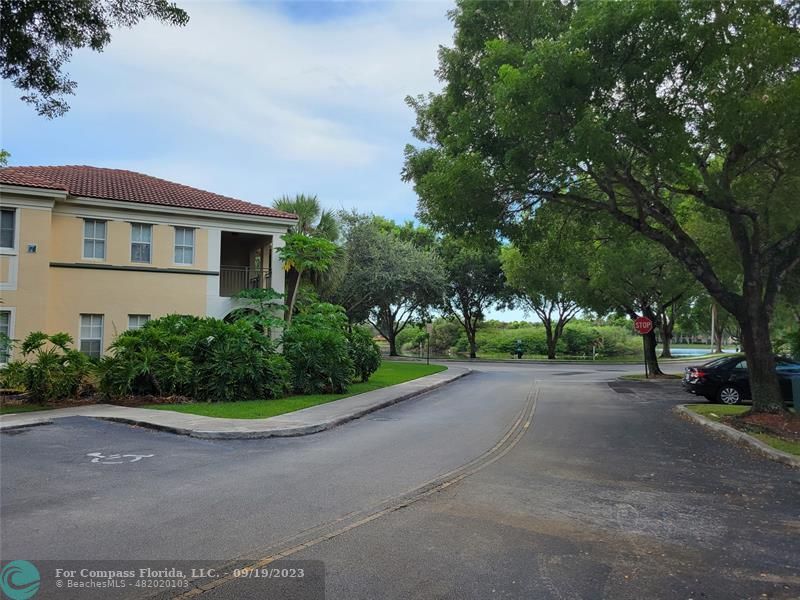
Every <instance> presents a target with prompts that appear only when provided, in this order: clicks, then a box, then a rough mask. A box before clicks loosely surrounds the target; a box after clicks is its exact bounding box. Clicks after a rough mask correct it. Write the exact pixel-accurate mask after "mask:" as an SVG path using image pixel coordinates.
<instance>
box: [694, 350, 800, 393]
mask: <svg viewBox="0 0 800 600" xmlns="http://www.w3.org/2000/svg"><path fill="white" fill-rule="evenodd" d="M775 363H776V367H775V370H776V371H777V373H778V379H779V380H780V385H781V392H782V394H783V398H784V400H785V401H786V402H791V401H792V377H800V362H798V361H795V360H792V359H790V358H785V357H783V356H776V357H775ZM683 389H684V390H686V391H687V392H689V393H690V394H696V395H698V396H704V397H705V398H708V400H709V401H711V402H719V403H720V404H740V403H741V402H742V401H743V400H749V399H750V398H751V396H750V378H749V376H748V373H747V361H746V360H745V358H744V354H732V355H730V356H723V357H722V358H715V359H714V360H711V361H709V362H707V363H705V364H703V365H701V366H699V367H686V369H685V373H684V375H683Z"/></svg>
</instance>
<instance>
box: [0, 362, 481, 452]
mask: <svg viewBox="0 0 800 600" xmlns="http://www.w3.org/2000/svg"><path fill="white" fill-rule="evenodd" d="M449 370H451V369H448V371H449ZM452 370H453V372H452V373H449V377H448V376H447V375H445V377H444V378H442V374H439V373H435V374H433V375H428V376H426V377H436V378H437V379H438V380H437V381H435V382H433V383H431V384H430V385H424V386H421V387H414V388H412V389H410V390H408V391H405V392H402V393H399V394H397V395H393V396H391V397H389V398H386V399H383V400H381V401H378V402H375V403H374V404H368V405H365V406H360V407H358V408H356V409H352V410H350V411H349V412H344V413H342V414H338V415H334V416H331V417H329V418H326V419H322V420H320V421H318V422H311V423H303V424H297V425H288V424H287V426H285V427H271V428H268V429H264V428H260V429H259V428H257V427H255V426H256V425H260V426H262V427H263V423H264V421H268V420H270V419H277V420H285V419H287V418H288V419H290V418H291V415H292V414H293V413H285V414H283V415H278V416H276V417H269V418H268V419H236V426H237V429H235V430H224V429H220V430H214V429H206V428H189V427H181V426H179V425H175V424H168V423H164V422H159V420H158V419H157V418H156V415H153V418H152V420H151V419H145V418H140V417H126V416H124V415H120V414H116V415H108V416H106V415H102V414H97V415H69V416H87V417H89V418H93V419H100V420H103V421H111V422H114V423H124V424H126V425H133V426H137V427H145V428H147V429H154V430H157V431H164V432H167V433H173V434H176V435H185V436H188V437H193V438H199V439H207V440H252V439H264V438H272V437H299V436H304V435H312V434H314V433H320V432H322V431H327V430H328V429H333V428H334V427H338V426H339V425H343V424H344V423H348V422H349V421H353V420H355V419H358V418H360V417H363V416H364V415H367V414H369V413H372V412H375V411H377V410H381V409H382V408H387V407H389V406H392V405H394V404H397V403H398V402H403V401H404V400H409V399H411V398H415V397H417V396H421V395H423V394H427V393H429V392H432V391H434V390H437V389H439V388H441V387H443V386H445V385H447V384H449V383H452V382H454V381H457V380H459V379H461V378H462V377H466V376H467V375H469V374H470V373H474V371H473V370H472V369H466V368H465V369H458V370H456V369H452ZM444 373H445V374H446V373H447V371H445V372H444ZM426 377H421V378H419V379H417V380H413V379H412V380H411V381H407V382H404V383H401V384H397V385H396V386H390V387H387V388H380V389H379V390H374V391H376V392H377V391H383V392H386V391H388V390H391V389H392V388H395V387H399V386H403V385H405V384H409V383H413V382H415V381H416V382H418V383H419V382H421V381H422V380H424V379H426ZM370 393H373V392H366V394H370ZM363 395H364V394H356V395H355V396H348V397H347V398H342V399H341V400H335V401H334V402H332V403H330V405H335V403H336V402H341V401H345V400H349V399H353V398H358V397H359V396H363ZM319 406H323V405H319ZM119 408H122V407H119ZM313 408H316V407H311V408H310V409H304V410H312V409H313ZM133 410H136V409H133ZM152 412H158V413H162V414H159V415H158V417H165V416H167V415H169V417H172V418H174V417H175V415H176V414H178V415H179V414H182V413H174V412H173V413H170V411H152ZM297 412H303V411H297ZM163 413H167V415H165V414H163ZM65 416H67V415H65ZM65 416H64V417H58V416H53V415H47V416H46V417H45V416H44V415H42V420H41V421H37V422H33V423H24V424H20V425H8V426H5V427H2V428H0V431H3V432H11V431H18V430H20V429H27V428H29V427H32V426H36V425H49V424H52V423H53V422H54V421H55V420H56V419H58V418H65ZM193 416H194V415H187V418H191V417H193ZM206 419H211V420H213V419H214V417H206ZM225 421H230V419H225ZM248 423H250V424H251V425H252V426H253V428H251V429H247V425H248Z"/></svg>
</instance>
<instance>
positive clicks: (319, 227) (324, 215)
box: [272, 194, 339, 242]
mask: <svg viewBox="0 0 800 600" xmlns="http://www.w3.org/2000/svg"><path fill="white" fill-rule="evenodd" d="M272 206H273V207H275V208H277V209H278V210H282V211H284V212H290V213H294V214H296V215H297V217H298V221H297V226H296V228H295V229H296V231H297V233H305V234H306V235H313V236H316V237H321V238H325V239H326V240H329V241H331V242H335V241H336V240H338V239H339V221H338V220H337V219H336V215H335V214H334V213H333V211H330V210H327V209H323V208H322V207H321V206H320V203H319V199H318V198H317V197H316V195H314V196H306V195H305V194H297V195H296V196H295V197H294V198H292V197H290V196H281V197H280V198H276V199H275V200H273V201H272Z"/></svg>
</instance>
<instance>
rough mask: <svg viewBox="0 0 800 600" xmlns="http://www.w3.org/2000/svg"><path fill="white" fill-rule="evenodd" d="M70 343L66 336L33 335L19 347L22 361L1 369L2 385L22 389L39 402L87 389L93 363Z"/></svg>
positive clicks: (38, 333)
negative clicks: (83, 388) (2, 370)
mask: <svg viewBox="0 0 800 600" xmlns="http://www.w3.org/2000/svg"><path fill="white" fill-rule="evenodd" d="M72 344H73V340H72V337H71V336H70V335H69V334H68V333H54V334H53V335H47V334H46V333H42V332H41V331H34V332H32V333H31V334H30V335H28V337H27V338H25V340H24V341H23V342H22V344H21V346H20V351H21V352H22V355H23V357H24V360H20V361H11V362H10V363H9V364H8V366H7V367H6V369H5V370H4V373H3V386H4V387H6V386H7V387H11V388H21V389H23V390H25V391H26V392H28V394H29V396H30V399H31V400H32V401H33V402H39V403H42V402H52V401H55V400H63V399H64V398H69V397H75V396H77V395H78V394H79V392H80V391H81V389H82V387H84V386H86V387H88V386H89V381H88V377H89V375H90V373H91V369H92V364H91V361H90V360H89V357H88V356H86V355H85V354H83V353H82V352H78V351H77V350H75V349H74V348H72V347H71V345H72Z"/></svg>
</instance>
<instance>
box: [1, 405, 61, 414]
mask: <svg viewBox="0 0 800 600" xmlns="http://www.w3.org/2000/svg"><path fill="white" fill-rule="evenodd" d="M52 408H58V407H56V406H45V405H41V404H18V405H16V406H0V415H7V414H11V413H25V412H34V411H36V410H50V409H52Z"/></svg>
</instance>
